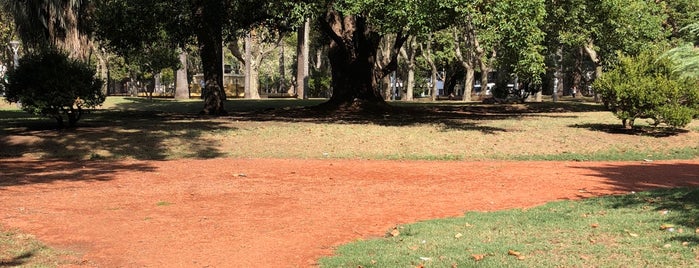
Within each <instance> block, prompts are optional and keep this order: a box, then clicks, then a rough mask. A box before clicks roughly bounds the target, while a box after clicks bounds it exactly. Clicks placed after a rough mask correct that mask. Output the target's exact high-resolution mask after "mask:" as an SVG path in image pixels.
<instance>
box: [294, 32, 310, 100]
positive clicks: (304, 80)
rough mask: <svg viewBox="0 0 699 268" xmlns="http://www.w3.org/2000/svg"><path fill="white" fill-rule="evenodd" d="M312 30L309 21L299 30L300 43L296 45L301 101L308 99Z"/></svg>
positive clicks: (297, 89)
mask: <svg viewBox="0 0 699 268" xmlns="http://www.w3.org/2000/svg"><path fill="white" fill-rule="evenodd" d="M310 30H311V29H310V22H309V21H308V19H306V21H305V22H304V23H303V26H302V27H299V30H298V43H297V45H296V68H297V69H296V96H297V98H299V99H308V92H307V91H308V76H309V68H308V66H309V58H308V57H309V41H310V36H309V33H310Z"/></svg>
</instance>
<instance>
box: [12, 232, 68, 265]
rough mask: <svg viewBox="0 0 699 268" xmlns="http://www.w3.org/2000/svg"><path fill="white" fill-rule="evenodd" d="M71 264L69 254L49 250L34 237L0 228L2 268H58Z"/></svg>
mask: <svg viewBox="0 0 699 268" xmlns="http://www.w3.org/2000/svg"><path fill="white" fill-rule="evenodd" d="M70 263H71V261H69V260H68V253H60V252H57V251H55V250H54V249H51V248H48V247H47V246H45V245H44V244H42V243H41V242H39V241H38V240H36V238H34V236H32V235H28V234H23V233H19V232H14V231H10V230H4V229H2V228H0V267H58V266H60V265H66V264H70Z"/></svg>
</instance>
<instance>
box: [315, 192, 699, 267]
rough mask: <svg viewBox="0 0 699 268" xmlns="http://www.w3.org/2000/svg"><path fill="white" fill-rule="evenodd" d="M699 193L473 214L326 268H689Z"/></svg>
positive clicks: (398, 233) (325, 262)
mask: <svg viewBox="0 0 699 268" xmlns="http://www.w3.org/2000/svg"><path fill="white" fill-rule="evenodd" d="M697 215H699V190H697V189H671V190H668V189H665V190H658V191H650V192H642V193H632V194H629V195H623V196H608V197H602V198H593V199H587V200H582V201H562V202H553V203H549V204H546V205H543V206H539V207H534V208H530V209H514V210H507V211H497V212H468V213H466V214H465V215H464V216H463V217H458V218H450V219H441V220H432V221H425V222H419V223H414V224H408V225H401V226H398V227H396V228H395V229H393V230H389V231H388V232H387V235H386V238H381V239H372V240H366V241H358V242H355V243H351V244H348V245H344V246H341V247H340V248H338V249H337V251H336V253H335V256H332V257H327V258H323V259H321V260H320V264H321V267H365V268H366V267H457V266H458V267H470V266H474V265H478V266H479V267H690V266H696V265H697V264H698V263H699V262H698V260H699V250H698V248H699V235H698V234H697V232H699V229H697V227H699V222H697V221H699V218H697Z"/></svg>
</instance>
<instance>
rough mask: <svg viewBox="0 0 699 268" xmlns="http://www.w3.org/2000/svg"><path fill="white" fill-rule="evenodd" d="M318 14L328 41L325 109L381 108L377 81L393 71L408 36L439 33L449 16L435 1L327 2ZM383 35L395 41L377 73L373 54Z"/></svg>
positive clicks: (448, 12)
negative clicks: (370, 105) (328, 91)
mask: <svg viewBox="0 0 699 268" xmlns="http://www.w3.org/2000/svg"><path fill="white" fill-rule="evenodd" d="M323 2H324V1H323ZM323 12H324V16H323V17H322V19H321V21H320V25H321V27H320V28H321V31H322V32H324V33H325V34H326V35H327V36H328V37H329V38H330V40H331V41H330V48H329V51H328V57H329V59H330V65H331V67H332V70H331V73H332V87H333V95H332V97H331V98H330V100H329V101H328V102H327V104H328V105H330V106H341V105H345V104H352V103H355V102H361V103H373V104H383V103H385V101H384V99H383V96H382V93H381V92H380V89H379V87H378V84H379V80H380V79H382V78H383V77H385V76H387V75H389V74H390V73H391V72H393V71H395V70H396V68H397V66H398V63H397V57H398V54H399V51H400V49H401V47H402V46H403V44H404V43H405V42H406V40H407V39H408V36H410V35H411V34H419V33H427V32H430V31H437V30H439V29H443V28H445V27H446V26H445V25H447V24H448V21H449V20H448V19H447V18H449V17H450V15H451V12H450V9H448V8H446V7H445V6H444V5H442V4H440V3H439V1H408V0H402V1H362V0H354V1H352V0H346V1H340V0H337V1H335V0H331V1H327V2H325V3H324V11H323ZM387 33H393V34H395V35H396V37H395V41H394V42H393V44H392V45H391V46H390V52H389V53H387V54H390V56H389V58H390V59H391V60H390V61H389V63H388V64H386V65H384V67H383V68H377V64H376V62H377V49H378V47H379V43H380V41H381V38H382V36H384V35H385V34H387Z"/></svg>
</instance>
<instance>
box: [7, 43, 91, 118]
mask: <svg viewBox="0 0 699 268" xmlns="http://www.w3.org/2000/svg"><path fill="white" fill-rule="evenodd" d="M6 98H7V100H8V101H10V102H15V103H20V104H21V105H22V109H23V110H25V111H27V112H30V113H33V114H36V115H42V116H47V117H50V118H54V119H56V122H57V123H58V127H59V128H63V127H64V117H66V118H67V119H68V126H69V127H73V126H75V124H76V123H77V122H78V120H80V118H81V117H82V115H83V112H84V110H83V109H84V108H94V107H95V106H97V105H100V104H102V102H104V98H105V96H104V94H103V93H102V80H99V79H97V78H95V70H94V69H92V68H91V67H90V66H89V65H87V64H86V63H84V62H82V61H78V60H76V59H71V58H69V57H68V55H66V54H64V53H62V52H58V51H56V50H50V51H45V52H42V53H39V54H32V55H28V56H25V57H23V58H22V59H21V60H20V65H19V67H18V68H16V69H14V70H12V71H10V73H9V83H8V85H7V92H6Z"/></svg>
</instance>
